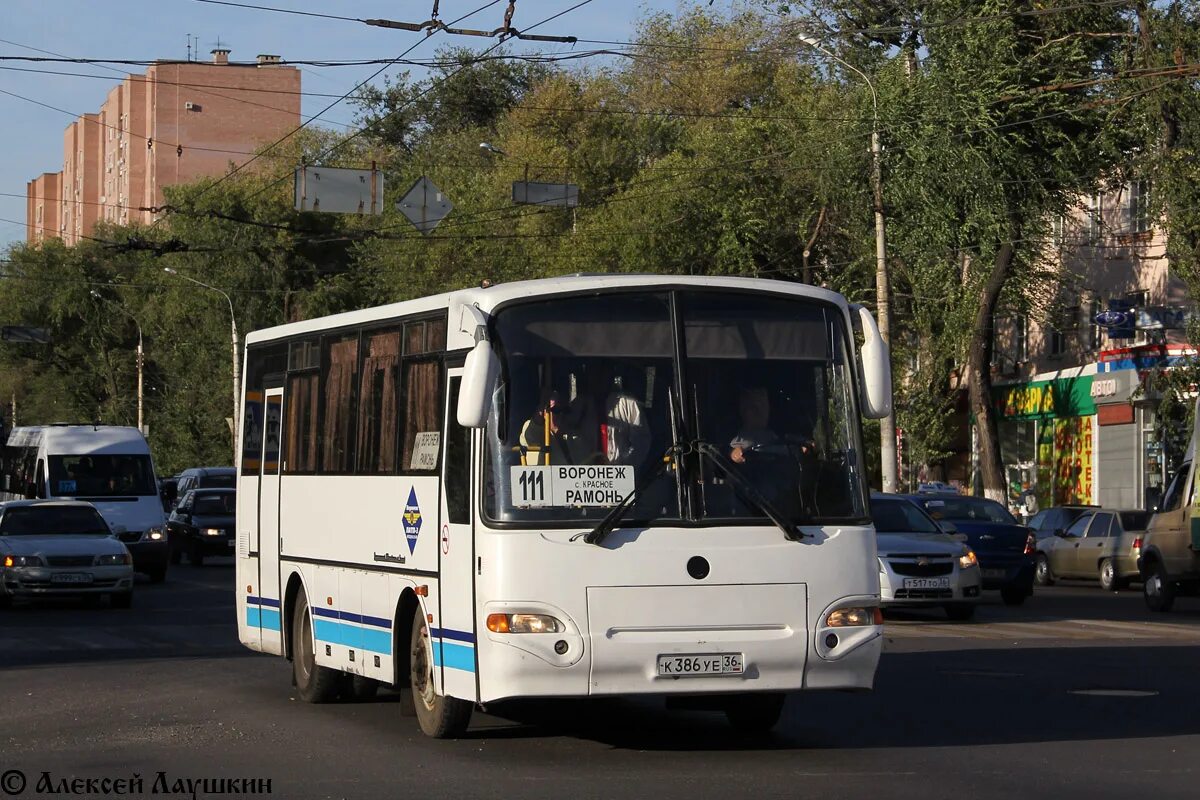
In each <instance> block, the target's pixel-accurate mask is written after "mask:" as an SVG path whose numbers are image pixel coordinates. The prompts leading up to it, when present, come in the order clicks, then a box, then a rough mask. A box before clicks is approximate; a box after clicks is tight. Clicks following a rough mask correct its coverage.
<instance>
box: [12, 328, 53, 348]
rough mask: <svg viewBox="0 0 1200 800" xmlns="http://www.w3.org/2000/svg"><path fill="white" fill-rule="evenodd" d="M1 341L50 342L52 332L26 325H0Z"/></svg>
mask: <svg viewBox="0 0 1200 800" xmlns="http://www.w3.org/2000/svg"><path fill="white" fill-rule="evenodd" d="M0 341H5V342H32V343H33V344H50V334H48V333H46V331H45V330H44V329H42V328H30V327H28V326H26V325H5V326H3V327H0Z"/></svg>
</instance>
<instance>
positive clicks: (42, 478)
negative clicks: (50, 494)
mask: <svg viewBox="0 0 1200 800" xmlns="http://www.w3.org/2000/svg"><path fill="white" fill-rule="evenodd" d="M34 481H35V485H34V497H38V498H41V499H43V500H44V499H45V498H46V462H45V461H42V460H41V459H40V458H39V459H38V462H37V477H36V478H35V479H34Z"/></svg>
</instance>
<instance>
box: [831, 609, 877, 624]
mask: <svg viewBox="0 0 1200 800" xmlns="http://www.w3.org/2000/svg"><path fill="white" fill-rule="evenodd" d="M882 624H883V612H882V611H880V610H879V608H878V607H872V608H867V607H860V608H839V609H837V610H836V611H830V612H829V616H827V617H825V626H826V627H828V628H854V627H859V626H861V625H882Z"/></svg>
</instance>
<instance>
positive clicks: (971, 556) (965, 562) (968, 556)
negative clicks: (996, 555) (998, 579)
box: [958, 550, 979, 569]
mask: <svg viewBox="0 0 1200 800" xmlns="http://www.w3.org/2000/svg"><path fill="white" fill-rule="evenodd" d="M978 565H979V559H978V558H977V557H976V556H975V551H974V550H968V551H967V552H965V553H963V554H962V555H961V556H959V557H958V566H959V567H961V568H962V569H967V568H968V567H974V566H978Z"/></svg>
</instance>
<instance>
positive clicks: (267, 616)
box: [246, 608, 279, 631]
mask: <svg viewBox="0 0 1200 800" xmlns="http://www.w3.org/2000/svg"><path fill="white" fill-rule="evenodd" d="M246 624H247V625H248V626H250V627H251V628H267V629H268V630H272V631H277V630H279V612H278V611H272V610H270V609H265V608H264V609H258V608H247V609H246Z"/></svg>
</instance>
